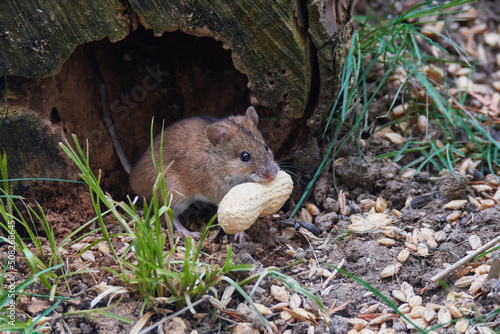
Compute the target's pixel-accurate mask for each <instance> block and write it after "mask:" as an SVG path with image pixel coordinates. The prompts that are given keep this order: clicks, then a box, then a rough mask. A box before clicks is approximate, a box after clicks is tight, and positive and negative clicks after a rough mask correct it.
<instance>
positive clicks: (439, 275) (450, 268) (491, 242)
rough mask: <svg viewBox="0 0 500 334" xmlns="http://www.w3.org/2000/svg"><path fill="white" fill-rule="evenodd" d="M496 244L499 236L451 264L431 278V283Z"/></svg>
mask: <svg viewBox="0 0 500 334" xmlns="http://www.w3.org/2000/svg"><path fill="white" fill-rule="evenodd" d="M498 243H500V235H499V236H497V237H496V238H495V239H493V240H491V241H490V242H488V243H486V244H484V245H483V246H482V247H480V248H478V249H476V250H475V251H474V252H472V253H470V254H469V255H467V256H466V257H464V258H463V259H461V260H460V261H458V262H456V263H454V264H452V265H451V266H449V267H448V268H446V269H445V270H443V271H441V272H440V273H439V274H437V275H435V276H434V277H432V278H431V281H433V282H436V281H438V280H440V279H442V278H444V277H445V276H446V275H448V274H449V273H451V272H452V271H454V270H456V269H458V268H460V267H461V266H462V265H464V264H466V263H467V262H469V261H470V260H472V259H473V258H475V257H476V256H478V255H479V254H481V253H483V252H484V251H487V250H488V249H490V248H492V247H493V246H495V244H498Z"/></svg>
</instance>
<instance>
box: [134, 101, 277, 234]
mask: <svg viewBox="0 0 500 334" xmlns="http://www.w3.org/2000/svg"><path fill="white" fill-rule="evenodd" d="M258 122H259V116H258V115H257V112H256V111H255V109H254V108H253V107H249V108H247V110H246V113H245V116H229V117H226V118H224V119H220V120H219V119H216V118H213V117H209V116H197V117H190V118H186V119H183V120H180V121H178V122H176V123H174V124H172V125H170V126H169V127H167V128H165V130H164V132H163V155H162V156H163V166H164V168H166V167H167V166H169V165H170V164H171V165H170V167H168V169H167V171H166V173H165V181H166V185H167V191H168V195H169V198H170V205H171V207H172V209H173V212H174V225H175V227H176V228H177V229H178V230H179V231H180V232H182V233H183V234H184V235H186V236H187V235H191V236H193V237H199V236H200V233H198V232H190V231H188V230H187V229H186V228H185V227H184V226H182V224H181V223H180V221H179V218H178V217H179V214H181V213H182V212H183V211H184V210H186V209H187V208H188V207H189V205H190V204H191V203H193V202H194V201H204V202H209V203H214V204H216V205H218V204H219V203H220V201H221V200H222V198H223V197H224V195H226V193H227V192H228V191H229V189H231V188H232V187H234V186H235V185H237V184H240V183H244V182H260V183H262V182H267V181H271V180H273V179H274V178H275V177H276V174H277V173H278V170H279V167H278V164H277V163H276V162H275V161H274V157H273V153H272V152H271V150H270V149H269V148H268V147H267V146H266V144H265V142H264V139H263V138H262V135H261V133H260V131H259V130H258V129H257V125H258ZM160 144H161V134H160V135H158V136H156V137H155V138H154V141H153V146H154V152H155V156H156V160H157V162H158V166H160V164H159V157H160ZM156 178H157V172H156V169H155V167H154V165H153V160H152V156H151V148H148V149H147V150H146V152H145V153H144V154H143V156H142V157H141V158H140V159H139V161H138V162H137V164H136V165H135V167H134V168H133V169H132V172H131V173H130V185H131V186H132V189H133V190H134V191H135V192H136V193H137V194H138V195H141V196H144V197H146V198H147V199H148V200H149V199H151V196H152V189H153V184H154V182H155V180H156ZM236 238H237V239H239V240H240V241H243V240H244V239H245V238H246V234H245V233H244V232H241V233H239V234H237V235H236Z"/></svg>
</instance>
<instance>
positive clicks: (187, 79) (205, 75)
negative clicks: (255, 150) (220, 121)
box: [0, 0, 352, 181]
mask: <svg viewBox="0 0 500 334" xmlns="http://www.w3.org/2000/svg"><path fill="white" fill-rule="evenodd" d="M351 6H352V2H351V0H337V1H335V0H320V1H308V2H305V1H298V0H296V1H284V0H279V1H267V0H258V1H246V0H236V1H227V0H225V1H224V0H214V1H190V0H185V1H173V0H130V1H123V2H122V1H117V0H82V1H76V0H69V1H42V0H35V1H33V0H18V1H15V2H7V3H6V4H4V5H3V6H2V11H0V22H1V24H0V69H1V70H2V71H3V73H5V80H3V81H5V82H3V83H1V86H0V87H2V93H3V99H4V100H5V102H6V106H7V107H6V108H4V109H5V112H6V113H7V115H6V116H7V120H9V118H8V117H9V110H11V114H12V112H14V111H16V113H17V114H16V118H12V122H10V124H8V122H7V123H6V122H4V123H3V125H1V126H0V137H1V136H2V132H3V133H4V135H5V133H6V132H7V133H12V132H11V131H12V128H11V126H12V123H16V122H25V123H19V124H24V125H23V126H25V127H30V126H34V125H33V124H34V123H33V121H32V116H33V115H36V116H37V117H39V118H40V119H41V121H42V122H44V123H45V125H46V126H47V128H48V129H50V131H49V132H51V136H53V135H54V134H55V135H56V136H59V137H60V139H61V140H64V139H67V138H68V135H69V134H70V133H77V134H78V135H79V138H80V139H84V138H89V141H90V142H91V144H93V145H94V146H98V147H99V149H100V151H99V153H98V154H97V153H96V155H95V156H92V157H91V160H92V161H93V162H94V164H96V166H99V167H100V168H102V169H103V170H106V171H107V172H108V173H110V175H108V176H109V177H111V174H113V173H115V174H116V175H115V176H116V178H117V180H121V181H123V180H125V179H126V176H125V175H124V174H123V173H122V172H121V171H119V169H120V167H119V165H118V163H117V158H116V155H115V154H114V153H113V147H112V144H111V143H110V141H109V140H108V139H109V136H108V134H107V133H106V126H105V125H106V122H105V121H104V122H103V118H105V117H104V116H103V114H102V109H103V105H102V104H103V102H102V99H101V98H100V96H101V95H102V91H100V87H101V86H102V84H104V85H105V86H106V87H107V92H106V94H107V99H108V101H109V103H110V105H111V109H112V112H113V118H114V122H115V123H116V128H117V129H116V130H117V133H118V137H119V138H120V140H121V141H122V146H123V147H124V148H125V151H126V154H127V155H128V156H129V159H130V160H132V161H134V160H135V159H137V157H138V155H139V154H140V152H141V150H143V149H144V148H145V147H146V146H147V144H148V142H149V136H148V134H149V127H150V124H151V116H157V117H159V118H160V119H164V120H165V121H166V123H170V122H172V121H175V120H176V119H179V118H180V117H183V116H189V115H193V114H199V113H206V114H211V115H213V116H224V115H227V114H229V113H242V112H243V111H244V110H245V108H246V106H247V105H248V104H252V105H254V106H256V107H259V106H260V107H261V108H260V109H258V110H259V112H260V113H261V115H264V116H268V117H271V118H273V119H274V122H271V121H270V122H269V123H265V122H262V123H263V124H262V125H263V132H264V133H265V136H266V137H267V139H268V140H269V141H270V142H271V145H272V146H273V148H274V150H275V151H279V149H280V148H282V147H283V145H284V144H285V142H286V141H287V140H289V139H290V137H295V138H297V137H300V135H299V136H298V135H296V134H294V132H295V131H298V132H299V133H309V132H311V131H314V130H315V129H317V128H318V127H319V126H320V124H321V123H322V121H323V120H324V118H325V115H326V114H327V113H329V112H330V110H331V107H332V105H333V102H334V99H335V92H336V91H337V90H338V80H339V79H338V78H339V76H340V69H341V66H342V62H343V54H344V53H345V47H344V46H345V45H348V43H349V37H350V32H351V29H352V19H351ZM181 32H182V33H181ZM188 35H189V36H195V37H204V38H194V37H189V36H188ZM89 45H90V46H91V47H88V46H89ZM222 49H224V50H227V51H224V50H222ZM89 53H93V54H94V55H93V57H95V59H96V62H97V64H98V67H99V68H100V70H101V72H102V80H103V82H99V81H98V80H96V76H95V72H92V70H91V68H92V63H91V62H90V61H89ZM134 71H135V72H134ZM152 87H154V88H152ZM127 97H128V98H127ZM21 111H24V113H25V114H26V115H27V116H26V117H23V116H22V114H23V112H21ZM0 112H2V108H0ZM19 114H20V115H19ZM4 116H5V115H4ZM283 118H285V120H283ZM160 125H161V124H160ZM155 127H156V128H155V129H156V130H155V131H157V130H158V128H159V126H158V125H155ZM304 127H306V128H307V129H308V130H307V129H304ZM266 133H267V135H266ZM97 137H99V138H97ZM50 138H51V139H50V141H49V140H48V139H47V145H49V144H50V143H52V142H53V140H52V137H50ZM96 138H97V139H96ZM16 140H19V139H15V138H12V140H11V141H9V140H6V141H5V140H4V141H2V142H0V150H3V151H7V152H8V154H30V153H29V150H27V151H26V152H16V150H15V141H16ZM23 140H25V141H29V140H34V139H33V138H31V139H30V138H29V136H28V138H23ZM40 140H41V141H44V139H43V138H42V139H40V138H38V139H37V141H40ZM291 144H292V145H287V146H288V147H292V146H293V145H294V144H296V143H291ZM28 146H29V145H28ZM18 160H20V161H21V160H23V161H25V160H27V159H18ZM28 160H29V159H28ZM11 170H13V171H14V172H16V173H17V172H19V173H20V174H22V172H20V171H22V170H33V169H32V168H31V169H30V168H26V166H24V167H23V166H14V167H13V168H11ZM52 170H54V169H53V168H52ZM61 170H63V169H61ZM39 174H44V173H43V168H42V170H41V171H40V172H39ZM24 176H27V175H24ZM31 176H33V175H31ZM61 177H64V175H61Z"/></svg>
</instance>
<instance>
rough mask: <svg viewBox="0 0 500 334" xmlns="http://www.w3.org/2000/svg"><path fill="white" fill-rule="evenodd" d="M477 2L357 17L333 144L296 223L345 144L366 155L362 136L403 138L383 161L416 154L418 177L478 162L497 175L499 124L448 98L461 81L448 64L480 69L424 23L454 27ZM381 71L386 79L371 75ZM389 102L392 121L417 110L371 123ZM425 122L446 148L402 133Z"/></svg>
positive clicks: (333, 117)
mask: <svg viewBox="0 0 500 334" xmlns="http://www.w3.org/2000/svg"><path fill="white" fill-rule="evenodd" d="M471 2H473V1H472V0H455V1H451V2H449V3H445V4H439V3H437V2H425V3H421V4H419V5H417V6H415V7H413V8H410V9H409V10H408V11H407V12H406V13H404V14H402V15H400V16H397V17H395V18H392V19H390V18H387V17H374V16H371V15H368V16H366V17H356V20H357V21H358V22H359V24H360V29H359V31H357V32H355V33H354V34H353V36H352V41H351V45H350V48H349V51H348V53H347V54H346V58H345V62H344V66H343V70H342V76H341V82H340V90H339V93H338V97H337V99H336V100H335V102H334V106H333V108H332V111H331V113H330V115H329V117H328V120H327V124H326V126H325V130H324V135H327V134H328V135H329V136H331V138H332V139H333V140H332V143H331V145H330V147H329V149H328V151H327V153H326V154H325V156H324V157H323V160H322V162H321V164H320V166H319V168H318V169H317V171H316V173H315V175H314V176H313V178H312V180H311V181H310V183H309V184H308V185H307V186H306V188H305V190H304V193H303V195H302V197H301V199H300V201H299V202H298V203H297V206H296V207H295V209H294V211H293V212H292V215H291V216H293V215H295V214H296V213H297V211H298V210H299V208H300V207H301V205H302V203H303V202H304V201H305V199H306V198H307V197H308V196H309V193H310V191H311V190H312V189H313V187H314V183H315V182H316V180H317V179H318V178H319V176H320V175H321V174H322V173H323V172H324V171H325V170H326V169H327V168H329V166H330V165H331V163H332V162H333V161H334V160H335V159H336V158H337V154H338V152H340V150H341V149H342V148H343V147H344V146H345V145H351V147H352V148H351V152H353V153H355V154H356V155H358V156H360V157H363V154H364V151H363V147H362V145H361V144H360V141H359V139H360V138H361V137H362V136H364V137H369V136H371V135H373V134H374V132H375V131H376V130H377V129H381V128H383V127H387V126H391V127H392V128H393V129H394V130H395V131H399V133H400V134H401V135H402V136H403V137H405V141H406V142H405V144H404V145H403V146H402V147H401V148H400V149H399V150H397V151H391V152H387V153H385V154H381V155H379V156H378V157H377V158H378V159H385V158H390V159H391V161H392V162H400V163H401V161H403V160H402V159H403V158H404V157H406V156H407V155H408V154H412V159H411V162H409V163H406V165H404V166H403V168H402V170H405V169H408V168H410V167H412V168H415V169H416V172H415V174H414V175H416V173H418V172H419V171H421V170H423V169H425V170H430V169H434V170H435V171H441V170H442V169H444V168H446V169H448V170H453V169H454V167H455V166H456V165H457V163H459V161H460V160H461V159H463V158H465V157H471V158H473V159H479V160H481V161H482V164H481V169H482V171H483V172H489V173H493V174H495V173H494V171H495V168H498V167H500V156H499V149H500V143H499V142H498V141H496V140H494V138H493V137H492V136H491V134H490V132H489V131H488V127H492V126H494V125H485V122H487V121H489V120H490V119H489V118H488V117H486V116H484V115H482V114H478V115H472V114H471V113H470V112H469V111H468V110H467V109H466V108H465V107H464V106H463V104H464V102H465V101H466V98H467V93H466V92H459V94H458V97H457V98H455V97H454V96H451V95H449V94H448V88H450V87H455V86H456V83H455V79H456V78H450V77H446V71H445V70H444V66H445V64H446V63H459V64H461V65H462V66H463V67H467V66H471V67H473V63H474V62H473V60H472V59H471V58H470V57H469V56H468V55H467V53H466V52H465V51H464V50H463V49H462V48H461V47H460V46H459V45H458V44H457V43H455V42H454V41H452V40H451V39H450V38H449V37H448V36H449V35H448V33H447V32H446V34H437V35H438V36H439V39H440V40H441V41H446V43H449V44H450V45H452V46H453V47H452V48H453V49H454V50H455V51H456V54H450V53H449V52H448V51H447V50H446V49H444V48H443V47H441V46H440V44H439V42H435V41H434V40H432V39H430V38H428V37H426V36H425V35H424V34H423V33H422V31H423V29H424V28H423V25H424V24H425V23H436V22H440V21H442V22H445V23H447V22H449V21H450V20H451V19H450V18H449V15H451V14H456V11H451V9H453V8H456V7H457V6H459V5H463V4H467V3H471ZM436 15H438V16H439V19H438V20H435V19H431V17H432V16H436ZM426 17H429V19H428V20H424V21H425V22H417V21H416V20H417V19H422V18H426ZM424 44H426V46H427V47H436V48H437V49H438V50H439V51H440V52H441V53H442V54H443V55H445V57H443V59H438V58H436V57H434V56H432V55H429V54H427V53H426V52H425V51H424V50H425V49H424V48H422V45H424ZM430 65H433V66H436V67H437V68H439V69H441V70H442V71H443V73H445V77H444V78H443V83H442V84H435V83H434V82H433V81H432V80H431V79H430V78H428V77H427V76H426V74H425V71H424V67H427V66H430ZM375 70H377V71H379V72H377V75H372V73H374V71H375ZM398 73H399V74H401V73H404V76H403V77H402V78H401V80H400V81H401V84H400V85H399V86H398V87H397V89H394V85H393V84H391V82H390V79H391V78H393V77H394V76H395V75H396V74H398ZM390 87H392V90H391V89H390ZM415 91H421V92H424V93H425V96H424V101H423V102H422V101H417V99H416V96H415V93H414V92H415ZM384 96H385V97H387V109H386V110H387V112H385V113H384V114H386V115H389V114H391V113H392V110H393V108H394V107H395V106H397V105H399V104H403V103H405V102H410V107H409V108H407V109H406V110H405V113H404V115H403V117H401V118H394V117H393V120H386V118H384V116H385V115H379V117H378V118H377V121H376V122H368V110H369V109H370V107H371V105H372V103H373V102H374V100H375V99H380V98H383V97H384ZM450 102H452V103H451V104H450ZM419 115H424V116H426V117H427V119H428V124H432V125H436V126H437V127H438V128H439V129H440V131H441V134H442V135H441V136H440V138H439V142H438V141H437V140H436V139H430V138H429V137H428V136H427V133H426V134H425V135H420V136H418V137H415V136H414V135H412V134H410V135H408V134H406V133H405V132H404V131H403V128H404V126H402V125H404V124H405V123H408V122H411V121H415V120H416V119H417V118H418V116H419ZM455 129H461V130H462V131H464V132H465V133H466V134H467V135H468V140H469V142H471V143H472V144H473V145H474V146H475V148H474V149H472V150H471V149H468V150H467V152H466V153H463V152H462V150H463V149H465V144H466V143H464V142H461V141H460V140H459V138H457V137H456V135H455V133H454V131H453V130H455ZM353 138H354V139H353Z"/></svg>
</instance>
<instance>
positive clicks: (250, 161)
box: [207, 107, 279, 184]
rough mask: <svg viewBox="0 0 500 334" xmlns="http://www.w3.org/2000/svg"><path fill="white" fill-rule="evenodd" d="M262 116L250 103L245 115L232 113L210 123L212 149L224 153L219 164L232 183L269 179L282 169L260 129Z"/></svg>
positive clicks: (220, 153)
mask: <svg viewBox="0 0 500 334" xmlns="http://www.w3.org/2000/svg"><path fill="white" fill-rule="evenodd" d="M258 123H259V116H258V115H257V112H256V111H255V109H254V108H253V107H248V109H247V111H246V113H245V116H230V117H227V118H225V119H222V120H220V121H218V122H216V123H214V124H212V125H210V126H208V127H207V138H208V140H209V141H210V143H211V151H212V153H214V154H215V156H218V157H224V161H223V162H221V165H220V166H219V168H220V169H221V173H223V174H224V177H226V178H229V179H230V181H231V183H233V184H239V183H243V182H260V183H263V182H268V181H271V180H273V179H274V178H275V177H276V174H277V173H278V170H279V167H278V164H277V163H276V162H275V161H274V157H273V152H272V151H271V150H270V149H269V148H268V147H267V145H266V143H265V142H264V138H262V134H261V133H260V131H259V130H258V129H257V124H258Z"/></svg>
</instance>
